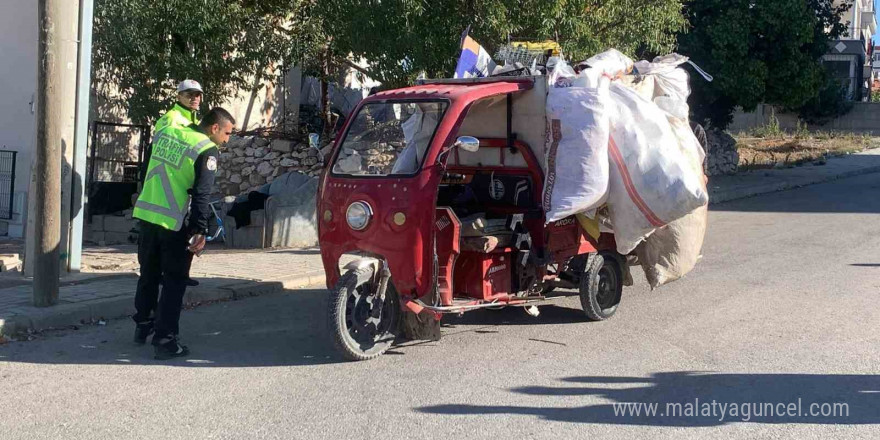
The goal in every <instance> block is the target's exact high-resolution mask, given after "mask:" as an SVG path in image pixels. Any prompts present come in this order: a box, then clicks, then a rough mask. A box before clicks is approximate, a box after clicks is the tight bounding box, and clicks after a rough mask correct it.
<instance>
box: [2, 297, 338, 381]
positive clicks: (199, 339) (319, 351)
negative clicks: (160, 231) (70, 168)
mask: <svg viewBox="0 0 880 440" xmlns="http://www.w3.org/2000/svg"><path fill="white" fill-rule="evenodd" d="M326 298H327V292H326V290H297V291H285V292H283V293H274V294H265V295H261V296H256V297H252V298H246V299H241V300H225V301H216V302H211V303H210V304H202V305H201V306H199V307H185V310H184V312H183V314H182V316H181V321H180V326H181V339H182V342H183V343H184V344H185V345H188V346H189V347H190V348H191V355H190V356H188V357H186V358H181V359H175V360H171V361H156V360H154V359H153V348H152V346H150V345H149V343H148V344H147V345H136V344H135V343H134V342H133V341H132V337H133V332H134V324H133V322H132V321H131V320H130V319H128V318H120V319H114V320H110V321H108V322H106V325H103V326H102V325H83V326H75V328H74V327H67V328H65V329H63V330H49V331H45V332H42V333H40V334H37V335H32V338H34V339H35V340H32V341H29V342H23V341H22V342H11V343H7V344H5V345H0V361H3V362H22V363H34V364H61V365H96V364H106V365H169V366H176V367H201V368H206V367H225V368H229V367H267V366H291V365H293V366H295V365H319V364H328V363H338V362H344V359H343V358H342V357H341V356H339V355H338V354H337V352H336V351H335V349H334V348H333V341H332V339H331V337H330V333H329V332H328V331H327V329H326V325H325V319H326V318H325V317H326V310H327V305H326Z"/></svg>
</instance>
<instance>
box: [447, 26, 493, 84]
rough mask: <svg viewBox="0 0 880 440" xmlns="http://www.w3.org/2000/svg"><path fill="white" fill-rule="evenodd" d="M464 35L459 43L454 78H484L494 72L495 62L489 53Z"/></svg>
mask: <svg viewBox="0 0 880 440" xmlns="http://www.w3.org/2000/svg"><path fill="white" fill-rule="evenodd" d="M466 33H467V31H465V36H464V38H463V39H462V43H461V56H459V58H458V66H457V67H456V68H455V78H485V77H487V76H489V75H490V74H491V73H492V71H493V70H495V62H494V61H492V56H490V55H489V52H486V49H483V46H480V44H479V43H477V42H476V41H475V40H474V39H473V38H471V37H470V36H469V35H467V34H466Z"/></svg>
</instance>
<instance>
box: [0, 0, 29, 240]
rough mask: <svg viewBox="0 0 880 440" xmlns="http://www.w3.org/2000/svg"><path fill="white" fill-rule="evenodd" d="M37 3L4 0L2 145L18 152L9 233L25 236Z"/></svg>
mask: <svg viewBox="0 0 880 440" xmlns="http://www.w3.org/2000/svg"><path fill="white" fill-rule="evenodd" d="M37 39H38V35H37V2H36V1H33V0H2V1H0V95H2V98H0V148H2V149H4V150H14V151H18V158H17V162H16V170H15V193H16V201H15V202H14V203H13V210H14V212H15V217H14V218H13V220H12V221H11V222H10V225H9V235H10V236H13V237H21V236H22V235H23V229H22V225H21V220H22V218H21V217H22V212H23V211H24V210H25V209H26V204H25V203H24V200H25V194H26V193H27V188H28V182H29V180H30V172H31V161H32V160H33V151H34V143H35V141H36V139H35V137H36V132H35V128H34V123H35V118H34V114H33V112H32V109H33V106H32V102H33V100H34V98H35V93H36V90H37Z"/></svg>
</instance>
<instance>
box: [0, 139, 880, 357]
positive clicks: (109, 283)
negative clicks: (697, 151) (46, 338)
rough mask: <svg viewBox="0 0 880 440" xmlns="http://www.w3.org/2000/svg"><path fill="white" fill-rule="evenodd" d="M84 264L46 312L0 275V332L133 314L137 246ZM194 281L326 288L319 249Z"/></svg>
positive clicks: (803, 172) (828, 173)
mask: <svg viewBox="0 0 880 440" xmlns="http://www.w3.org/2000/svg"><path fill="white" fill-rule="evenodd" d="M873 172H880V149H874V150H869V151H866V152H864V153H859V154H854V155H849V156H844V157H839V158H831V159H829V160H828V163H827V164H826V165H822V166H814V165H804V166H802V167H795V168H790V169H768V170H757V171H750V172H744V173H740V174H737V175H733V176H716V177H712V178H711V179H710V180H709V192H710V200H711V203H713V204H714V203H723V202H727V201H730V200H735V199H741V198H745V197H751V196H755V195H759V194H765V193H770V192H775V191H782V190H785V189H790V188H797V187H801V186H805V185H810V184H814V183H820V182H827V181H831V180H835V179H841V178H845V177H852V176H857V175H861V174H867V173H873ZM83 263H84V268H83V273H80V274H74V275H70V276H67V277H65V278H64V279H62V287H61V292H60V295H59V298H60V299H59V304H58V305H57V306H54V307H49V308H36V307H33V306H32V305H31V304H32V295H31V282H30V281H29V280H26V279H24V278H22V277H21V276H20V275H18V274H17V273H14V272H8V273H2V274H0V335H12V334H14V333H20V332H24V331H26V330H28V329H33V330H40V329H46V328H53V327H54V328H60V327H67V326H71V325H79V324H82V323H91V322H96V321H99V320H106V319H112V318H119V317H123V316H125V315H128V314H131V313H133V312H134V310H133V303H134V291H135V286H136V284H137V270H138V265H137V248H136V246H134V245H127V246H119V247H113V248H87V249H86V250H85V251H84V252H83ZM192 276H193V277H194V278H196V279H198V280H199V282H200V283H201V284H200V285H199V286H198V287H190V288H188V289H187V293H186V297H185V302H186V303H187V304H197V303H200V302H205V301H213V300H221V299H231V298H242V297H247V296H252V295H258V294H264V293H270V292H280V291H282V290H285V289H298V288H304V287H323V285H324V271H323V266H322V263H321V256H320V253H319V251H318V250H317V249H302V250H299V249H288V250H277V251H246V250H225V249H209V250H208V251H207V252H206V253H205V254H204V255H203V256H202V257H201V258H197V259H196V260H195V261H194V262H193V268H192ZM0 341H2V339H0Z"/></svg>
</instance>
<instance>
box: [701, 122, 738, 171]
mask: <svg viewBox="0 0 880 440" xmlns="http://www.w3.org/2000/svg"><path fill="white" fill-rule="evenodd" d="M706 141H707V142H706V143H707V147H708V148H706V164H705V171H706V175H707V176H718V175H721V174H733V173H736V171H737V168H738V167H739V153H738V152H737V150H736V139H734V138H733V136H731V135H730V134H729V133H727V132H726V131H721V130H712V129H710V130H706Z"/></svg>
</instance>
